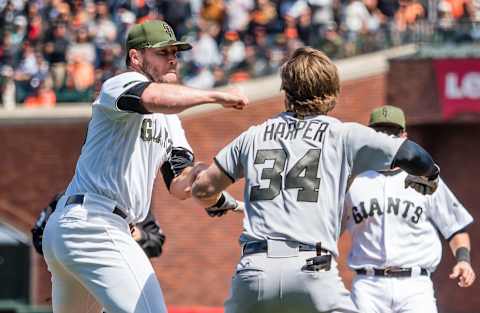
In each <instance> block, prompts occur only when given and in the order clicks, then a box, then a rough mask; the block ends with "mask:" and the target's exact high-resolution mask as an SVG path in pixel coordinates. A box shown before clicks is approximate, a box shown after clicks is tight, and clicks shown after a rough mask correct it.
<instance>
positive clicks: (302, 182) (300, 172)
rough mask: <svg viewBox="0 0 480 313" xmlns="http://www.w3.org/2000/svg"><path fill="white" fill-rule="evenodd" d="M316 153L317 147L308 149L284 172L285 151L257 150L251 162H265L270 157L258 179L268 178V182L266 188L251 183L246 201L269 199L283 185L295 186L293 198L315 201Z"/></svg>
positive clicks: (316, 190)
mask: <svg viewBox="0 0 480 313" xmlns="http://www.w3.org/2000/svg"><path fill="white" fill-rule="evenodd" d="M320 153H321V150H320V149H310V150H308V151H307V153H305V155H304V156H303V157H302V158H300V160H298V161H297V163H295V165H294V166H293V167H292V168H291V169H290V170H289V171H288V172H287V173H286V175H285V173H284V172H285V163H286V161H287V153H286V152H285V151H284V150H283V149H271V150H258V152H257V155H256V156H255V162H254V164H255V165H258V164H265V162H266V161H267V160H273V167H270V168H264V169H263V170H262V174H261V179H268V180H269V181H270V184H269V185H268V187H266V188H261V187H260V186H253V187H252V189H251V190H250V201H259V200H272V199H274V198H275V197H276V196H278V195H279V194H280V191H281V190H282V186H284V188H285V189H299V190H298V195H297V201H302V202H317V200H318V188H319V186H320V178H319V177H317V172H318V164H319V162H320ZM283 177H285V182H283Z"/></svg>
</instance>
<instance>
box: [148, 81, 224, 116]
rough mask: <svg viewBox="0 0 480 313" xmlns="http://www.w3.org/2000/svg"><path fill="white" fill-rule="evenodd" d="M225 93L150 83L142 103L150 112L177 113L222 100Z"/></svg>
mask: <svg viewBox="0 0 480 313" xmlns="http://www.w3.org/2000/svg"><path fill="white" fill-rule="evenodd" d="M225 96H226V95H225V94H224V93H222V92H218V91H209V90H200V89H194V88H189V87H186V86H182V85H175V84H157V83H152V84H150V85H149V86H148V87H147V88H146V89H145V91H144V92H143V94H142V103H143V105H144V107H145V108H146V109H147V110H148V111H150V112H159V113H165V114H176V113H179V112H181V111H183V110H185V109H188V108H190V107H193V106H196V105H199V104H205V103H213V102H220V101H222V100H223V99H224V98H225Z"/></svg>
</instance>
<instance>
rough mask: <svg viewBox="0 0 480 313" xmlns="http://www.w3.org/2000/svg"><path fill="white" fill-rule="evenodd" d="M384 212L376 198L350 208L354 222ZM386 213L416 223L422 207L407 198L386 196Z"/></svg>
mask: <svg viewBox="0 0 480 313" xmlns="http://www.w3.org/2000/svg"><path fill="white" fill-rule="evenodd" d="M384 213H385V212H383V211H382V209H381V208H380V204H379V202H378V199H376V198H372V199H370V202H369V203H367V204H365V202H364V201H362V202H360V203H359V204H358V207H355V206H354V207H353V208H352V215H353V220H354V221H355V224H359V223H361V222H362V221H363V220H365V219H367V218H369V217H373V216H375V214H376V215H378V216H380V215H383V214H384ZM387 214H395V215H396V216H398V215H399V214H400V217H402V218H404V219H408V218H409V217H410V218H409V220H410V221H411V222H412V223H414V224H418V221H419V220H420V217H421V216H422V214H423V208H422V207H421V206H416V205H415V203H413V202H412V201H409V200H402V199H399V198H392V197H388V202H387Z"/></svg>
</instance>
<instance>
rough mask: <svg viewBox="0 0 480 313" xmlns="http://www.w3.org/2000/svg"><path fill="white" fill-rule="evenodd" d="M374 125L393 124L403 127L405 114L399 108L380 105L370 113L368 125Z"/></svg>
mask: <svg viewBox="0 0 480 313" xmlns="http://www.w3.org/2000/svg"><path fill="white" fill-rule="evenodd" d="M376 125H377V126H378V125H395V126H399V127H400V128H402V129H405V127H406V125H405V114H404V113H403V111H402V109H400V108H397V107H394V106H391V105H384V106H381V107H379V108H376V109H375V110H373V111H372V113H371V114H370V121H369V122H368V126H376Z"/></svg>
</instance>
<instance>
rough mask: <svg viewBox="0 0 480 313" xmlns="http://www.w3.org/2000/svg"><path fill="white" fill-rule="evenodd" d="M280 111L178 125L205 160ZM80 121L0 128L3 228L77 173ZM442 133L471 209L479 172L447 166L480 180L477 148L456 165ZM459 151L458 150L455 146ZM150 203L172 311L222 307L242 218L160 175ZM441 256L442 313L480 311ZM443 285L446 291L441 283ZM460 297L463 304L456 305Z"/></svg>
mask: <svg viewBox="0 0 480 313" xmlns="http://www.w3.org/2000/svg"><path fill="white" fill-rule="evenodd" d="M389 80H390V78H389ZM386 81H387V79H386V76H384V75H377V76H372V77H369V78H364V79H361V80H356V81H348V82H345V83H343V84H342V96H341V99H340V102H339V104H338V105H337V108H336V109H335V111H334V114H333V115H334V116H337V117H339V118H341V119H343V120H347V121H357V122H362V123H365V122H367V120H368V114H369V111H370V110H371V109H372V108H373V107H376V106H378V105H382V104H384V102H385V95H386ZM282 108H283V104H282V99H279V98H276V99H271V100H267V101H261V102H258V103H255V104H252V105H251V106H250V107H249V108H248V109H246V110H245V111H244V112H240V113H238V112H232V111H216V112H210V113H208V114H204V115H199V116H194V117H188V118H185V119H184V126H185V129H186V133H187V137H188V139H189V141H190V143H191V145H192V147H193V148H194V150H195V152H196V155H197V159H198V160H205V161H209V160H211V158H212V156H214V155H215V153H216V152H217V151H218V150H219V149H220V148H221V147H223V146H224V145H225V144H227V143H228V142H229V141H230V140H231V139H233V138H234V137H235V136H236V135H238V134H239V133H240V132H241V131H243V130H244V129H246V128H247V127H248V126H249V125H251V124H255V123H258V122H260V121H262V120H264V119H265V118H267V117H269V116H271V115H273V114H275V113H276V112H278V111H280V110H282ZM86 125H87V121H86V120H85V121H81V122H78V121H77V122H49V123H45V122H42V123H40V122H39V123H28V124H21V123H5V124H3V125H0V143H1V147H2V148H1V151H2V153H1V155H2V158H1V161H0V173H2V175H0V221H3V222H8V223H10V224H11V225H13V226H15V227H16V228H18V229H19V230H21V231H24V232H25V233H28V232H29V229H30V227H31V225H32V223H33V221H34V219H35V217H36V216H37V214H38V213H39V212H40V210H41V209H42V208H43V207H44V206H45V205H47V204H48V202H49V201H50V199H51V198H52V197H53V195H54V194H55V193H56V192H58V191H61V190H62V189H63V188H65V186H66V184H67V183H68V182H69V180H70V178H71V176H72V175H73V172H74V167H75V162H76V159H77V158H78V155H79V152H80V148H81V145H82V143H83V136H84V133H85V130H86ZM416 129H417V128H416ZM468 131H469V130H468V129H463V130H459V133H458V134H459V135H462V136H467V137H461V138H470V137H468V136H469V135H468ZM413 133H414V136H417V135H418V136H419V138H420V139H421V140H423V141H425V142H427V141H428V138H429V137H428V135H429V134H430V135H431V136H435V135H436V129H433V130H432V129H430V128H428V127H427V129H426V131H423V129H422V128H420V127H419V128H418V131H415V132H413ZM477 134H478V128H477ZM443 136H445V138H446V139H445V140H442V141H441V142H442V146H438V147H431V148H433V149H434V150H433V151H432V153H434V155H435V156H436V157H438V158H439V160H440V161H441V166H442V170H444V173H445V177H446V179H447V181H448V182H449V183H450V185H451V187H452V189H453V190H454V191H455V192H456V193H457V194H458V195H459V198H460V199H461V200H463V202H464V203H465V204H466V206H467V207H468V208H470V209H471V210H473V209H474V206H473V205H474V203H473V195H474V193H473V191H472V190H471V189H472V188H473V187H471V186H468V185H467V183H466V182H467V180H466V178H467V177H478V176H473V175H468V176H467V174H466V168H468V167H466V168H464V170H462V171H461V172H459V171H458V169H457V166H456V165H458V164H460V163H453V162H460V161H461V164H465V165H467V164H468V165H470V164H471V167H470V168H469V170H474V171H477V174H478V169H477V168H475V167H474V166H473V158H474V156H475V155H477V154H478V153H477V154H476V153H475V152H478V147H477V148H474V147H472V145H470V146H469V147H468V148H469V149H471V151H469V152H470V153H469V154H468V155H465V156H463V157H462V158H461V159H460V158H459V159H453V156H451V155H452V151H450V149H451V148H455V147H456V146H455V145H458V144H459V143H457V142H456V141H455V142H454V140H453V139H450V140H447V138H450V137H449V136H450V133H449V131H446V130H445V131H444V132H443ZM442 138H443V137H442ZM452 138H453V137H452ZM467 142H468V141H465V142H464V144H466V143H467ZM462 143H463V142H462ZM429 148H430V147H429ZM444 148H446V149H444ZM475 149H476V150H475ZM455 153H460V148H457V150H456V151H455ZM462 155H463V152H462ZM467 156H470V158H471V163H468V162H470V161H468V160H467ZM230 191H231V192H232V193H233V194H234V195H235V196H237V197H241V196H242V184H241V183H237V184H236V185H234V186H232V187H231V190H230ZM153 205H154V213H155V215H156V217H157V218H158V220H159V222H160V224H161V226H162V228H163V229H164V231H165V233H166V235H167V241H166V245H165V249H164V254H163V255H162V256H161V257H159V258H155V259H153V260H152V262H153V265H154V267H155V270H156V272H157V275H158V278H159V279H160V282H161V285H162V289H163V292H164V294H165V298H166V301H167V303H168V304H169V306H170V307H171V308H172V310H171V312H205V309H206V308H208V307H213V308H212V310H214V312H220V311H221V309H218V307H221V306H222V305H223V301H224V300H225V299H226V298H227V296H228V290H229V285H230V279H231V275H232V273H233V270H234V266H235V264H236V262H237V260H238V257H239V254H240V253H239V246H238V243H237V238H238V235H239V233H240V230H241V217H240V216H239V215H236V214H228V215H227V216H225V217H224V218H222V219H212V218H209V217H208V216H207V215H206V214H205V213H204V211H203V209H201V208H198V207H195V206H194V205H193V203H192V202H191V201H190V200H186V201H183V202H178V201H176V200H174V199H173V198H172V197H170V196H169V194H168V193H167V192H166V189H165V187H164V184H163V181H162V179H161V178H160V179H158V182H157V184H156V186H155V195H154V198H153ZM472 213H476V212H472ZM473 237H474V238H475V234H474V236H473ZM477 237H478V236H477ZM340 246H341V251H342V257H341V260H340V263H341V264H344V263H345V262H344V261H345V251H347V249H348V246H349V242H348V241H341V244H340ZM445 254H446V255H447V257H446V258H445V261H443V263H442V266H441V270H440V271H439V273H437V274H436V275H435V277H436V278H437V277H438V278H439V279H438V280H437V279H436V284H437V287H440V288H437V290H438V291H439V292H437V296H438V298H439V303H440V305H441V308H442V310H441V313H477V312H478V310H475V309H474V305H476V307H479V306H478V302H477V303H476V304H475V303H474V302H475V301H478V299H475V297H474V294H475V293H476V294H478V292H479V291H480V290H479V289H478V288H477V287H474V288H472V289H470V290H468V291H464V292H463V293H462V292H460V290H459V288H458V287H456V285H455V283H454V282H453V281H446V279H444V278H445V277H447V275H448V270H449V268H450V264H451V263H448V262H449V260H450V259H451V257H450V256H449V255H448V253H445ZM473 256H474V257H475V253H474V255H473ZM32 263H33V270H32V273H33V275H32V282H31V284H32V299H33V302H34V303H38V304H45V303H48V302H49V298H50V277H49V274H48V272H47V271H46V266H45V264H44V262H43V259H42V258H40V257H39V256H38V255H36V254H35V253H34V252H33V250H32ZM446 263H447V264H446ZM475 264H476V263H475ZM341 273H342V275H343V277H344V278H345V281H346V284H347V286H349V285H350V282H351V277H352V274H351V273H350V272H349V271H348V270H346V269H345V266H342V265H341ZM440 283H441V284H442V286H438V285H439V284H440ZM477 286H478V284H477ZM447 292H448V294H447ZM460 298H463V299H468V301H466V300H463V301H461V300H460ZM454 299H455V300H454ZM215 307H217V309H214V308H215ZM183 308H184V309H183ZM195 308H196V309H195ZM212 312H213V311H212Z"/></svg>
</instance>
